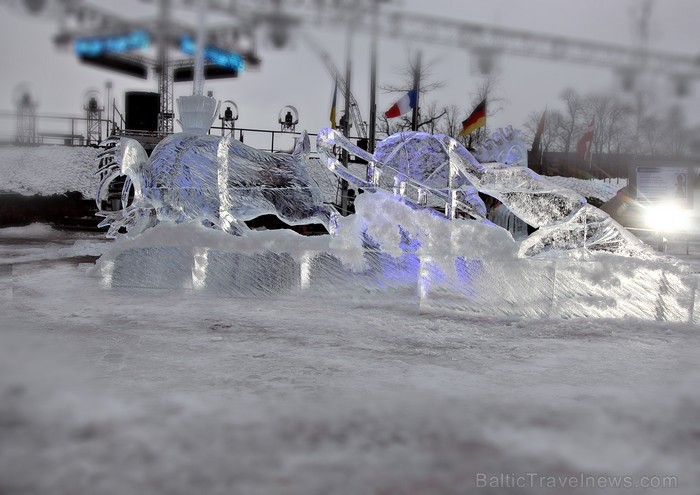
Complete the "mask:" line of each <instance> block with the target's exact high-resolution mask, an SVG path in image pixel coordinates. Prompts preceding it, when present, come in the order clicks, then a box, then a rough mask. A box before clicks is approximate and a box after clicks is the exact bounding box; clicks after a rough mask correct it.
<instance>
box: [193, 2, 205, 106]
mask: <svg viewBox="0 0 700 495" xmlns="http://www.w3.org/2000/svg"><path fill="white" fill-rule="evenodd" d="M197 8H198V9H199V16H198V19H197V52H196V54H195V58H194V89H193V92H192V94H194V95H199V96H202V95H203V94H204V42H205V39H206V32H205V23H206V17H205V12H206V4H205V2H204V0H199V3H198V5H197Z"/></svg>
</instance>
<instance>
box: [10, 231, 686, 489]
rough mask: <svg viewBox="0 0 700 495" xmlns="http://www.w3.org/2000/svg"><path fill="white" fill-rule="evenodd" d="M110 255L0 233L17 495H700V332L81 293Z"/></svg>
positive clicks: (81, 243)
mask: <svg viewBox="0 0 700 495" xmlns="http://www.w3.org/2000/svg"><path fill="white" fill-rule="evenodd" d="M105 245H106V244H105V241H103V240H102V239H100V238H99V237H96V236H94V235H85V234H82V235H75V234H65V233H58V232H55V231H52V230H51V229H49V228H48V227H45V226H31V227H28V228H22V229H2V230H0V249H1V251H0V255H1V257H0V299H1V300H2V311H0V493H2V494H3V495H15V494H35V493H41V494H44V493H50V494H52V495H53V494H66V495H68V494H70V495H75V494H90V495H102V494H120V495H121V494H127V493H139V494H194V493H197V494H261V495H262V494H304V495H308V494H336V493H337V494H346V493H347V494H404V493H405V494H437V493H439V494H453V493H455V494H456V493H460V494H463V493H531V494H541V493H673V494H676V493H678V494H696V493H697V487H698V486H700V392H698V390H699V386H700V370H698V357H699V353H700V351H699V349H700V337H699V334H698V328H697V327H693V326H689V325H681V324H671V323H654V322H651V323H650V322H640V321H635V320H585V319H574V320H542V319H537V320H525V321H518V320H504V319H494V318H476V317H473V316H468V315H460V314H456V313H421V312H419V311H417V310H412V311H407V310H406V309H405V307H403V306H401V305H399V304H393V303H392V301H391V300H384V301H382V302H381V303H380V302H379V301H377V300H372V301H370V300H362V299H357V300H354V301H338V302H337V304H331V305H329V304H327V303H325V302H324V303H322V302H320V301H318V300H313V299H307V298H303V297H295V298H289V297H287V298H265V299H231V298H220V299H211V298H209V299H205V298H202V297H199V296H193V295H192V294H189V293H163V294H153V293H151V294H145V293H139V294H130V293H127V292H118V291H109V290H105V289H103V288H101V286H100V283H99V280H97V279H94V278H91V277H89V276H87V272H88V267H89V266H91V264H90V263H89V262H90V261H91V259H92V258H90V256H95V255H96V254H98V253H99V252H100V251H101V250H102V249H103V248H104V247H105ZM479 473H482V474H481V475H480V474H479ZM527 473H535V474H536V475H533V477H532V478H529V477H525V476H526V475H527ZM503 475H511V476H512V475H515V476H520V478H518V480H520V481H523V480H524V481H526V482H525V486H523V487H520V488H496V487H495V486H494V487H485V488H480V485H479V480H480V479H481V480H483V479H484V478H483V476H488V477H489V478H488V479H489V480H491V481H493V479H492V478H491V477H492V476H495V477H498V476H501V478H500V480H501V483H500V484H501V486H502V487H503V486H508V480H507V479H506V478H503ZM582 475H583V476H599V475H600V476H629V477H630V478H627V479H625V480H622V481H627V482H631V483H633V484H635V483H647V482H652V483H654V481H656V482H658V483H661V482H663V483H665V484H668V483H669V482H670V483H673V482H674V479H675V480H677V485H678V488H676V489H669V488H665V489H655V490H651V489H650V490H642V489H641V488H638V487H637V488H631V489H630V488H627V489H623V488H602V487H598V488H590V489H585V490H578V489H568V488H566V487H564V488H562V487H561V484H562V483H563V484H564V485H569V486H571V485H572V484H573V483H574V482H575V481H573V480H571V479H570V478H566V479H565V478H564V477H574V478H576V479H579V478H578V477H580V476H582ZM480 476H482V477H481V478H480ZM540 476H542V477H546V478H544V481H545V483H546V484H545V485H544V486H545V488H546V486H548V484H550V483H555V484H557V486H558V487H559V488H553V489H549V490H547V489H543V487H542V486H540V484H539V483H540V481H538V480H542V478H540ZM653 476H659V477H675V478H673V479H663V480H662V479H661V478H644V477H653ZM549 477H560V478H556V479H553V478H549ZM530 479H532V480H534V481H533V483H532V487H530V482H529V481H528V480H530ZM567 480H568V481H567ZM618 481H619V480H618ZM603 482H613V483H614V482H616V480H612V479H609V480H608V481H605V480H603ZM596 483H597V484H600V483H601V480H597V481H596ZM482 484H483V483H482ZM496 484H498V483H496Z"/></svg>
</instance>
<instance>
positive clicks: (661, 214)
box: [645, 203, 692, 232]
mask: <svg viewBox="0 0 700 495" xmlns="http://www.w3.org/2000/svg"><path fill="white" fill-rule="evenodd" d="M690 213H691V210H689V209H687V208H683V207H681V206H679V205H678V204H676V203H663V204H659V205H654V206H647V207H646V211H645V217H646V224H647V227H649V228H650V229H653V230H655V231H657V232H685V231H688V230H690V227H691V223H692V222H691V218H690Z"/></svg>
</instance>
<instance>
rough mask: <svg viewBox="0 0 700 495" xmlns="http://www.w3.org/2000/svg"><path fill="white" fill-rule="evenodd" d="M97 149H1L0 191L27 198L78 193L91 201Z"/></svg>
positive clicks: (94, 188) (23, 147)
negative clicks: (71, 192)
mask: <svg viewBox="0 0 700 495" xmlns="http://www.w3.org/2000/svg"><path fill="white" fill-rule="evenodd" d="M97 152H98V150H97V149H96V148H86V147H71V146H0V191H10V192H18V193H20V194H24V195H27V196H31V195H34V194H40V195H43V196H47V195H51V194H63V193H65V192H68V191H78V192H80V193H81V194H82V195H83V197H85V198H94V197H95V191H96V190H97V184H98V180H97V178H96V177H95V176H94V172H95V170H96V166H95V159H96V157H97Z"/></svg>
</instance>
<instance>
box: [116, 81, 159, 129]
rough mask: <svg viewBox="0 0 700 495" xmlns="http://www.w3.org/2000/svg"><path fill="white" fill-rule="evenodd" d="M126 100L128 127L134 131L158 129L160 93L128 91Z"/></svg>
mask: <svg viewBox="0 0 700 495" xmlns="http://www.w3.org/2000/svg"><path fill="white" fill-rule="evenodd" d="M125 100H126V105H125V106H126V115H125V116H124V118H125V120H126V128H127V129H130V130H132V131H157V130H158V112H160V95H159V94H158V93H146V92H143V91H128V92H127V93H126V95H125Z"/></svg>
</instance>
